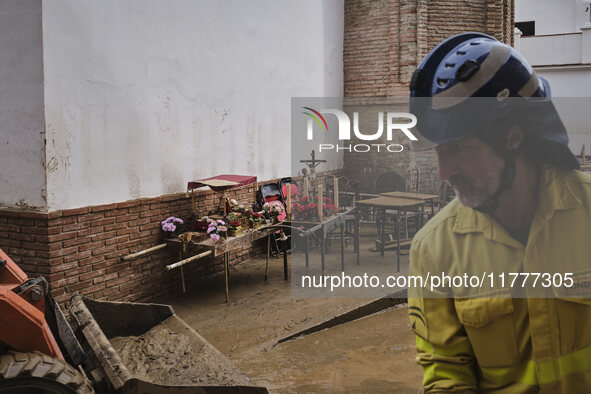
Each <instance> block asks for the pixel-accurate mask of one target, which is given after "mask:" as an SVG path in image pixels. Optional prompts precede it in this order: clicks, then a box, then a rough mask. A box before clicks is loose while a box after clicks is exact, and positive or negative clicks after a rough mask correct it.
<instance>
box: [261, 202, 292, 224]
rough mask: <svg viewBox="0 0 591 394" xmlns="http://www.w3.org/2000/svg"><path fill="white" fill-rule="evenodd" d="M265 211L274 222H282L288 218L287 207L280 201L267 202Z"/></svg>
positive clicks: (264, 206) (264, 207)
mask: <svg viewBox="0 0 591 394" xmlns="http://www.w3.org/2000/svg"><path fill="white" fill-rule="evenodd" d="M263 210H264V211H265V213H266V214H267V215H268V216H269V218H270V219H273V221H278V222H282V221H284V220H285V218H286V217H287V214H286V213H285V207H284V206H283V204H282V203H281V201H278V200H275V201H271V202H266V203H265V205H263Z"/></svg>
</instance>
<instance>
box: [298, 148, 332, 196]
mask: <svg viewBox="0 0 591 394" xmlns="http://www.w3.org/2000/svg"><path fill="white" fill-rule="evenodd" d="M310 156H312V160H300V163H304V164H305V165H306V166H308V168H309V169H310V173H309V174H308V171H307V170H306V169H305V168H303V169H302V174H303V175H304V194H303V195H304V196H306V197H307V196H308V195H309V192H310V191H311V190H310V187H312V189H313V188H314V185H313V184H314V179H316V167H318V165H319V164H320V163H326V160H320V159H316V152H314V151H312V153H311V155H310Z"/></svg>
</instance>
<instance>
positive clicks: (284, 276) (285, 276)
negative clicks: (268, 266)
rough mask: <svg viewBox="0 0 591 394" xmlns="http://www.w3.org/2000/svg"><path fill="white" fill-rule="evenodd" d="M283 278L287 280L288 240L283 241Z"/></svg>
mask: <svg viewBox="0 0 591 394" xmlns="http://www.w3.org/2000/svg"><path fill="white" fill-rule="evenodd" d="M283 244H284V245H283V280H287V277H288V276H287V249H288V245H287V241H283Z"/></svg>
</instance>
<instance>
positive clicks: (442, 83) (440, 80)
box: [437, 78, 449, 88]
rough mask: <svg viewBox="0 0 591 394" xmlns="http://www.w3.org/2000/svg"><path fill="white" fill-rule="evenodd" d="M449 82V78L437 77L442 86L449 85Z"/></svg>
mask: <svg viewBox="0 0 591 394" xmlns="http://www.w3.org/2000/svg"><path fill="white" fill-rule="evenodd" d="M448 82H449V79H445V78H437V84H438V85H439V86H440V87H442V88H443V87H445V86H447V84H448Z"/></svg>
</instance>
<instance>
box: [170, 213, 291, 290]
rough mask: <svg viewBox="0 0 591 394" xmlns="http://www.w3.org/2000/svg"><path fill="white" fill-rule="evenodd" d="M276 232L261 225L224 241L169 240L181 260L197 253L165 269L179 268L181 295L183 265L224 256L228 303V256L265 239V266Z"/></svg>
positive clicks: (183, 280) (269, 227)
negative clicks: (189, 254)
mask: <svg viewBox="0 0 591 394" xmlns="http://www.w3.org/2000/svg"><path fill="white" fill-rule="evenodd" d="M275 231H277V228H276V227H273V226H272V225H266V224H265V225H263V226H261V227H259V228H252V229H248V230H246V231H245V232H244V233H242V234H241V235H239V236H237V237H230V236H228V237H227V238H226V239H221V240H219V241H217V242H214V241H213V240H212V239H211V238H210V237H207V238H206V239H205V240H198V241H197V242H192V241H191V240H189V241H186V240H183V238H181V239H179V238H170V239H167V240H166V243H167V245H168V247H170V248H171V249H173V250H175V251H178V252H179V256H180V257H181V258H182V257H183V256H186V255H187V254H188V253H191V252H199V253H198V254H196V255H194V256H191V257H188V258H185V259H181V260H180V261H179V262H177V263H174V264H171V265H168V266H167V267H166V268H167V269H169V270H171V269H174V268H177V267H180V268H181V280H182V284H183V293H184V292H185V278H184V273H183V265H185V264H187V263H189V262H191V261H194V260H198V259H200V258H203V257H205V256H210V255H213V256H214V257H219V256H224V271H225V280H226V302H227V301H229V299H230V295H229V289H228V279H229V274H230V271H229V264H228V263H229V254H230V252H231V251H233V250H236V249H239V248H242V247H243V246H248V245H250V244H252V243H253V242H254V241H256V240H258V239H261V238H265V237H267V266H268V263H269V240H270V236H271V234H273V232H275ZM284 276H285V277H286V278H287V267H285V266H284Z"/></svg>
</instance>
